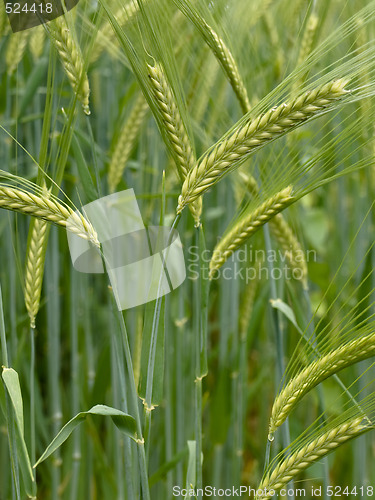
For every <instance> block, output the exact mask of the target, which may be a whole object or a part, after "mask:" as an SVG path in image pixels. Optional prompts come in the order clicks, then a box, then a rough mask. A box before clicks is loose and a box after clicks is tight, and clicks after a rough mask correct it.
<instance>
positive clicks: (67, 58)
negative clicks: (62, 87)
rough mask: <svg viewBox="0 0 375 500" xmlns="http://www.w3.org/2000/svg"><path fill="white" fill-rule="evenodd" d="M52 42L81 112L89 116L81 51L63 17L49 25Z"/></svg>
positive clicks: (86, 85)
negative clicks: (81, 109)
mask: <svg viewBox="0 0 375 500" xmlns="http://www.w3.org/2000/svg"><path fill="white" fill-rule="evenodd" d="M49 27H50V32H51V37H52V41H53V43H54V44H55V46H56V49H57V52H58V54H59V57H60V59H61V62H62V65H63V67H64V70H65V73H66V74H67V76H68V79H69V82H70V84H71V86H72V88H73V90H74V92H75V93H76V95H77V99H78V100H79V101H80V103H81V104H82V108H83V111H84V112H85V113H86V114H87V115H89V114H90V108H89V95H90V86H89V81H88V78H87V74H86V71H85V69H84V61H83V57H82V53H81V49H80V47H79V45H78V43H77V42H76V40H75V39H74V37H73V36H72V34H71V32H70V30H69V27H68V25H67V22H66V20H65V17H64V16H60V17H58V18H57V19H55V20H54V21H51V22H50V23H49Z"/></svg>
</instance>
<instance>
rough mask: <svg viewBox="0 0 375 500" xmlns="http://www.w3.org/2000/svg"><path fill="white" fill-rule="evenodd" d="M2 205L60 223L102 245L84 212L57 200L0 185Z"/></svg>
mask: <svg viewBox="0 0 375 500" xmlns="http://www.w3.org/2000/svg"><path fill="white" fill-rule="evenodd" d="M0 207H1V208H5V209H7V210H13V211H15V212H20V213H23V214H27V215H32V216H33V217H37V218H39V219H43V220H46V221H48V222H52V223H54V224H58V225H60V226H63V227H65V228H66V229H67V230H68V231H71V232H72V233H75V234H76V235H77V236H80V237H81V238H83V239H85V240H89V241H91V242H92V243H93V244H94V245H95V246H97V247H100V243H99V241H98V237H97V234H96V232H95V229H94V228H93V227H92V225H91V224H90V222H89V221H88V220H86V219H85V218H84V217H83V215H82V214H80V213H76V212H73V210H72V209H71V208H69V207H66V206H64V205H63V204H61V203H60V202H59V201H57V200H53V199H50V198H49V197H46V196H43V197H42V196H38V195H35V194H33V193H29V192H27V191H23V190H21V189H18V188H14V187H8V186H3V185H2V186H1V185H0Z"/></svg>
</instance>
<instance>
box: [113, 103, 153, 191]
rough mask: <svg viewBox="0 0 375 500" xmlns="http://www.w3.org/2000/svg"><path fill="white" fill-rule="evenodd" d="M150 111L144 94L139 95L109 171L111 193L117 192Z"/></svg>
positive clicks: (121, 134)
mask: <svg viewBox="0 0 375 500" xmlns="http://www.w3.org/2000/svg"><path fill="white" fill-rule="evenodd" d="M148 109H149V108H148V104H147V101H146V100H145V98H144V97H143V94H141V95H139V97H138V98H137V99H136V102H135V104H134V106H133V108H132V110H131V112H130V114H129V117H128V118H127V120H126V121H125V123H124V125H123V127H122V129H121V131H120V134H119V136H118V139H117V142H116V145H115V147H114V150H113V154H112V157H111V162H110V164H109V169H108V186H109V190H110V192H111V193H113V192H114V191H115V190H116V187H117V185H118V184H119V182H120V181H121V178H122V175H123V173H124V170H125V167H126V163H127V161H128V159H129V156H130V154H131V152H132V150H133V148H134V145H135V143H136V140H137V137H138V134H139V130H140V128H141V126H142V123H143V120H144V118H145V116H146V114H147V111H148Z"/></svg>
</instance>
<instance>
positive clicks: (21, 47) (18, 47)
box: [5, 30, 30, 75]
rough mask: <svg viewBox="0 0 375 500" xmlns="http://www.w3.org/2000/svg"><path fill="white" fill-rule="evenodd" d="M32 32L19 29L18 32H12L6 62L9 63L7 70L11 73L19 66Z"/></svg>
mask: <svg viewBox="0 0 375 500" xmlns="http://www.w3.org/2000/svg"><path fill="white" fill-rule="evenodd" d="M29 34H30V32H29V31H28V30H25V31H18V32H17V33H12V35H11V36H10V38H9V42H8V46H7V50H6V54H5V62H6V65H7V72H8V74H9V75H11V74H12V73H13V72H14V70H15V69H16V68H17V66H18V64H19V63H20V62H21V60H22V58H23V55H24V53H25V50H26V47H27V40H28V38H29Z"/></svg>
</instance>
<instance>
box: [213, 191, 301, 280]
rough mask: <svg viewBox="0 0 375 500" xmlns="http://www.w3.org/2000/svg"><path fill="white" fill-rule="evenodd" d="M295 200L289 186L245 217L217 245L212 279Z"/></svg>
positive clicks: (214, 253)
mask: <svg viewBox="0 0 375 500" xmlns="http://www.w3.org/2000/svg"><path fill="white" fill-rule="evenodd" d="M293 200H294V198H293V197H292V187H291V186H288V187H287V188H285V189H283V190H282V191H280V192H279V193H277V194H275V195H274V196H272V197H271V198H269V199H268V200H266V201H265V202H263V203H262V204H261V205H260V206H259V207H258V208H257V209H256V210H254V211H251V212H249V213H248V214H246V215H245V216H243V217H242V218H241V220H240V221H239V222H238V223H237V224H235V225H234V226H233V227H232V228H231V229H230V231H229V232H228V233H227V234H226V235H225V236H224V237H223V238H222V239H221V240H220V241H219V243H218V244H217V245H216V247H215V249H214V252H213V254H212V258H211V261H210V275H209V276H210V279H212V278H213V277H214V274H215V271H216V270H217V269H219V268H220V267H221V266H222V265H223V264H224V262H225V261H226V260H227V259H228V258H229V257H230V256H231V255H232V254H233V253H234V252H235V251H236V250H237V248H238V247H240V246H241V245H242V244H243V243H244V242H245V241H246V240H247V239H248V238H250V236H251V235H253V234H254V233H255V232H256V231H258V229H259V228H260V227H262V226H263V225H264V224H265V223H266V222H268V221H269V220H270V219H271V218H272V217H274V216H275V215H276V214H277V213H278V212H280V211H281V210H283V209H284V208H286V207H287V206H288V205H290V204H291V203H292V202H293Z"/></svg>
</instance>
